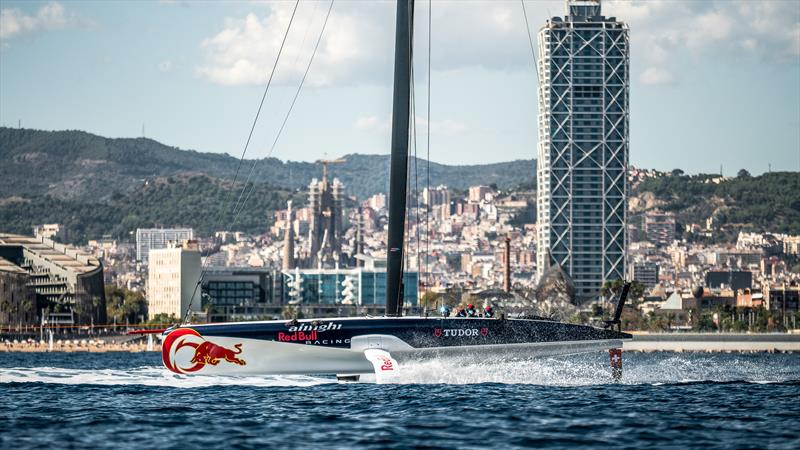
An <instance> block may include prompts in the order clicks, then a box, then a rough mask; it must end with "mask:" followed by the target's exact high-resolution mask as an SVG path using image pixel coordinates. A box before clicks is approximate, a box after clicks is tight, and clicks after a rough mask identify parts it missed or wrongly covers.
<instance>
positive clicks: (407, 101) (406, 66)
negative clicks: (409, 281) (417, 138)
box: [386, 0, 414, 317]
mask: <svg viewBox="0 0 800 450" xmlns="http://www.w3.org/2000/svg"><path fill="white" fill-rule="evenodd" d="M413 23H414V0H397V28H396V29H395V44H394V97H393V101H394V105H393V109H392V168H391V174H390V178H389V248H388V252H387V265H386V315H387V316H390V317H397V316H399V315H401V313H402V311H403V288H402V283H403V244H404V233H405V225H406V224H405V218H406V188H407V186H406V183H407V178H408V130H409V123H408V122H409V116H410V114H411V111H410V109H411V40H412V30H413Z"/></svg>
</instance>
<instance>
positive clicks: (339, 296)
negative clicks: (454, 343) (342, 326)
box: [283, 267, 419, 311]
mask: <svg viewBox="0 0 800 450" xmlns="http://www.w3.org/2000/svg"><path fill="white" fill-rule="evenodd" d="M283 280H284V289H283V303H284V304H289V305H351V306H354V307H367V308H371V309H374V310H376V311H378V310H382V308H383V307H384V305H385V304H386V269H384V268H364V267H358V268H354V269H295V270H294V271H284V272H283ZM418 281H419V275H418V273H417V272H404V273H403V284H404V295H403V299H404V300H403V301H404V304H405V306H407V307H415V306H417V295H418V292H417V284H418Z"/></svg>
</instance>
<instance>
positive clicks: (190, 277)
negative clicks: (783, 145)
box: [147, 241, 202, 319]
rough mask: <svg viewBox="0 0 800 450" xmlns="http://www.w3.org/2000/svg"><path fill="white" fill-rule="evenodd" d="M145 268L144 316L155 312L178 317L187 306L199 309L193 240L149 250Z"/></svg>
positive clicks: (196, 251) (196, 250) (197, 260)
mask: <svg viewBox="0 0 800 450" xmlns="http://www.w3.org/2000/svg"><path fill="white" fill-rule="evenodd" d="M149 256H150V264H149V265H148V268H147V316H148V318H149V319H153V318H154V317H155V316H156V315H158V314H166V315H167V316H173V317H175V318H182V317H183V314H184V313H185V312H186V311H187V310H188V309H189V305H191V310H192V311H193V312H200V311H201V308H202V302H201V300H200V299H201V289H199V288H198V286H197V282H198V281H199V280H200V273H201V268H200V250H199V248H198V246H197V242H195V241H184V243H182V244H171V245H170V247H168V248H159V249H152V250H151V251H150V255H149Z"/></svg>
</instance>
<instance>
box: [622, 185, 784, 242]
mask: <svg viewBox="0 0 800 450" xmlns="http://www.w3.org/2000/svg"><path fill="white" fill-rule="evenodd" d="M715 178H717V176H716V175H694V176H690V175H685V174H683V173H682V172H680V171H675V172H674V173H673V174H669V175H665V176H662V177H658V178H648V179H646V180H645V181H643V182H642V183H641V184H639V185H638V186H637V187H636V189H635V191H634V195H636V196H637V197H639V198H644V197H646V196H648V193H649V194H651V195H650V197H651V198H653V197H654V199H655V201H654V202H652V203H655V204H656V205H658V208H659V209H661V210H664V211H672V212H674V213H675V214H676V216H677V218H678V221H679V222H680V223H683V224H690V223H697V224H705V220H706V219H707V218H709V217H712V216H713V217H714V218H716V219H717V221H718V222H719V223H720V224H721V225H725V226H726V227H728V228H734V229H741V230H745V231H772V232H777V233H789V234H800V173H798V172H773V173H765V174H763V175H760V176H755V177H753V176H750V175H749V174H747V173H746V172H741V173H740V176H737V177H736V178H731V179H728V180H726V181H721V182H719V183H715V182H714V181H713V180H714V179H715Z"/></svg>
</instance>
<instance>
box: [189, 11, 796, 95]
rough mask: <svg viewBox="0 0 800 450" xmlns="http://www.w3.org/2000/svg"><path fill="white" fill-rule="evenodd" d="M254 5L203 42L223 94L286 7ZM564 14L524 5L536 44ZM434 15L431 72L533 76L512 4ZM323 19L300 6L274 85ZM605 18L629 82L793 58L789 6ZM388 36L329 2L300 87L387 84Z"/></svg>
mask: <svg viewBox="0 0 800 450" xmlns="http://www.w3.org/2000/svg"><path fill="white" fill-rule="evenodd" d="M253 5H254V6H253V12H251V13H249V14H247V15H245V16H243V17H237V18H229V19H226V20H225V22H224V24H223V25H222V26H221V29H220V30H218V32H217V33H216V34H214V35H213V36H211V37H209V38H207V39H205V40H204V41H203V43H202V47H203V48H204V49H205V51H206V59H205V61H204V62H203V63H202V64H200V65H199V66H198V67H197V73H198V74H199V75H200V76H201V77H203V78H206V79H208V80H210V81H212V82H214V83H218V84H224V85H258V84H263V83H264V82H265V80H266V79H267V76H268V74H269V70H270V69H271V67H272V64H273V62H274V60H275V56H276V55H277V52H278V47H279V46H280V42H281V39H282V38H283V33H284V31H285V29H286V26H287V24H288V20H289V16H290V14H291V8H292V6H293V4H292V3H287V2H278V3H266V4H263V5H262V4H255V3H254V4H253ZM563 5H564V3H563V0H548V1H532V0H528V1H527V2H526V7H527V12H528V18H529V20H530V25H531V31H532V33H533V34H534V39H536V36H535V35H536V32H537V31H538V29H539V27H540V26H541V25H542V24H543V23H544V20H545V18H546V17H549V16H551V15H561V14H563V13H564V11H563ZM427 6H428V5H427V2H420V4H418V5H417V9H416V27H415V39H416V47H415V52H416V54H417V55H419V59H418V63H419V64H421V65H420V66H418V74H417V80H418V81H420V80H421V79H423V78H424V73H423V72H424V70H423V69H424V68H425V62H426V61H427V55H426V52H427V41H428V32H427V22H428V17H427V16H428V9H427ZM432 6H433V34H432V46H433V48H432V53H433V55H432V62H433V69H434V70H437V71H445V70H453V69H461V68H465V67H482V68H485V69H488V70H502V71H504V70H532V68H531V61H530V50H529V47H528V41H527V39H528V37H527V33H526V31H525V22H524V20H523V17H522V13H521V12H522V11H521V8H520V5H519V3H517V2H491V1H471V2H463V1H446V0H442V1H437V2H433V5H432ZM326 9H327V3H326V2H301V3H300V7H299V9H298V12H297V16H296V17H295V21H294V24H293V26H292V32H291V33H290V35H289V38H288V40H287V43H286V47H285V48H284V53H283V57H282V60H281V64H280V65H279V68H278V73H277V74H276V77H275V81H276V82H278V83H292V84H293V83H294V82H296V80H298V79H299V77H300V76H301V75H302V72H303V70H304V69H305V66H306V64H307V62H308V58H309V57H310V54H311V49H312V48H313V45H314V42H315V41H316V38H317V36H318V33H319V30H320V28H321V25H322V18H323V17H324V14H325V11H326ZM603 9H604V14H605V15H607V16H615V17H617V18H618V19H619V20H622V21H624V22H627V23H629V25H630V28H631V41H632V43H631V48H632V51H633V55H632V58H633V61H634V67H633V70H634V76H637V77H639V78H640V79H648V80H651V81H653V80H658V82H659V83H663V82H665V80H667V79H668V80H669V81H675V80H674V77H673V75H672V74H679V73H682V72H684V70H682V68H680V67H678V64H680V61H679V60H680V58H677V56H679V55H681V54H682V53H686V52H687V51H688V52H690V53H691V54H693V55H704V56H705V55H711V56H712V57H714V58H722V59H724V58H739V57H741V54H740V53H741V51H742V49H747V50H749V51H748V54H749V55H755V56H758V57H764V58H767V59H771V60H772V61H776V60H789V59H791V60H794V61H796V57H797V56H798V55H800V8H798V7H797V2H796V1H794V0H792V1H783V0H759V1H753V0H706V1H681V2H675V1H671V0H647V1H640V0H608V1H605V2H603ZM393 29H394V4H393V3H392V2H370V3H365V2H337V3H336V4H335V5H334V8H333V12H332V13H331V17H330V22H329V23H328V27H327V29H326V31H325V36H324V38H323V40H322V43H321V45H320V49H319V52H318V54H317V56H316V58H315V60H314V67H312V69H311V72H310V74H309V79H308V80H307V83H308V85H309V86H324V85H331V84H358V83H364V82H366V83H371V82H376V81H377V82H381V83H385V82H386V80H390V79H391V74H392V72H391V70H392V66H391V60H392V57H393V45H394V36H393V32H392V30H393ZM637 65H638V66H637ZM648 70H649V73H648V74H647V75H646V76H645V71H648ZM666 82H668V81H666Z"/></svg>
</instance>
